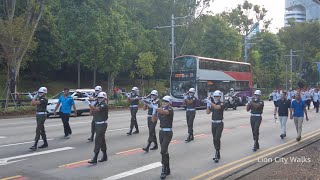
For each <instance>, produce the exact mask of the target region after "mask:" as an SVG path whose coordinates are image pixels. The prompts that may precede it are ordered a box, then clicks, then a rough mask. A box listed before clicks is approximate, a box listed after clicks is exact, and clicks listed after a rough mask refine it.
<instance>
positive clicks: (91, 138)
mask: <svg viewBox="0 0 320 180" xmlns="http://www.w3.org/2000/svg"><path fill="white" fill-rule="evenodd" d="M93 137H94V133H91V137H90V138H88V140H89V141H90V142H92V141H93Z"/></svg>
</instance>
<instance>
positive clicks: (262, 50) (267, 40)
mask: <svg viewBox="0 0 320 180" xmlns="http://www.w3.org/2000/svg"><path fill="white" fill-rule="evenodd" d="M254 39H256V45H255V46H254V47H253V48H252V51H251V53H250V54H251V56H250V57H251V58H250V59H249V61H248V62H249V63H251V64H252V66H253V74H254V79H256V80H257V82H258V84H259V85H260V86H265V87H271V86H272V87H279V86H280V85H282V83H283V79H285V78H283V77H284V74H285V73H284V72H285V66H284V65H285V64H284V63H283V58H282V57H283V47H282V45H281V42H280V40H279V38H278V37H277V36H276V35H275V34H272V33H269V32H262V33H259V34H258V35H257V36H255V37H254Z"/></svg>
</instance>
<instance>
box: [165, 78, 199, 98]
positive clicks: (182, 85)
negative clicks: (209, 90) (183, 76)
mask: <svg viewBox="0 0 320 180" xmlns="http://www.w3.org/2000/svg"><path fill="white" fill-rule="evenodd" d="M195 85H196V81H195V80H192V81H190V80H189V81H172V84H171V88H172V89H171V95H172V96H173V97H176V98H182V97H183V94H184V93H186V92H187V91H188V90H189V89H190V88H195Z"/></svg>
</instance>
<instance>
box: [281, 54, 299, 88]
mask: <svg viewBox="0 0 320 180" xmlns="http://www.w3.org/2000/svg"><path fill="white" fill-rule="evenodd" d="M301 51H303V50H296V51H293V50H292V49H290V54H289V55H284V56H289V57H290V88H291V89H292V85H293V83H292V57H293V56H299V55H293V53H295V52H301ZM286 86H288V85H287V82H286Z"/></svg>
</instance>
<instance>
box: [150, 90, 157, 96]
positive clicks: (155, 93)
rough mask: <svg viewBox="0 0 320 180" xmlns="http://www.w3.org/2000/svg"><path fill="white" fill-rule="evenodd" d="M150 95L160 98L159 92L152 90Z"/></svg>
mask: <svg viewBox="0 0 320 180" xmlns="http://www.w3.org/2000/svg"><path fill="white" fill-rule="evenodd" d="M150 94H151V95H154V96H158V91H157V90H152V91H151V93H150Z"/></svg>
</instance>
